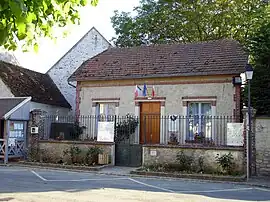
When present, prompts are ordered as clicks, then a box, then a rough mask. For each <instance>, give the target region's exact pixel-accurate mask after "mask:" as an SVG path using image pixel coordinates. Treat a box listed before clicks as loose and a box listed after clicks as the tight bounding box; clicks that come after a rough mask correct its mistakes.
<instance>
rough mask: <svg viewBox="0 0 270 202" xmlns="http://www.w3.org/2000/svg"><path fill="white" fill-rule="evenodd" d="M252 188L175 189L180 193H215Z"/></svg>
mask: <svg viewBox="0 0 270 202" xmlns="http://www.w3.org/2000/svg"><path fill="white" fill-rule="evenodd" d="M252 189H254V188H234V189H213V190H202V191H192V190H190V191H177V192H181V193H215V192H232V191H246V190H252Z"/></svg>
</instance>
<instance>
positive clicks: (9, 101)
mask: <svg viewBox="0 0 270 202" xmlns="http://www.w3.org/2000/svg"><path fill="white" fill-rule="evenodd" d="M25 99H26V98H4V99H1V98H0V119H2V118H3V116H4V115H5V114H6V113H8V112H9V111H10V110H12V109H13V108H14V107H16V106H17V105H18V104H20V103H21V102H22V101H24V100H25Z"/></svg>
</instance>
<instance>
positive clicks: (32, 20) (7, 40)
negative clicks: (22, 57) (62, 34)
mask: <svg viewBox="0 0 270 202" xmlns="http://www.w3.org/2000/svg"><path fill="white" fill-rule="evenodd" d="M97 2H98V0H0V46H4V47H5V48H6V49H8V50H15V49H16V48H17V42H18V41H21V42H22V44H23V47H24V48H25V49H26V48H28V47H34V49H35V50H37V48H38V43H37V39H38V38H39V37H51V38H52V37H53V32H52V30H53V28H55V27H64V26H65V25H67V24H69V23H73V24H76V23H78V22H79V19H80V18H79V13H78V9H79V8H80V7H82V6H86V5H87V4H88V3H91V4H92V5H96V4H97Z"/></svg>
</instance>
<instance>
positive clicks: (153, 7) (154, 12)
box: [111, 0, 270, 47]
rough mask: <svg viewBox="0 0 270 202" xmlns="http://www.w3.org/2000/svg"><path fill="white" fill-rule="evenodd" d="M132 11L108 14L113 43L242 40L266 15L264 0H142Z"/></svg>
mask: <svg viewBox="0 0 270 202" xmlns="http://www.w3.org/2000/svg"><path fill="white" fill-rule="evenodd" d="M134 11H135V12H136V14H135V16H132V15H131V13H126V12H119V11H115V14H114V16H113V17H112V18H111V21H112V24H113V28H114V30H115V32H116V35H117V37H116V38H113V41H114V43H115V45H116V46H119V47H131V46H139V45H142V44H146V45H148V44H156V43H173V42H184V43H186V42H194V41H207V40H215V39H220V38H234V39H236V40H239V41H240V42H243V41H245V39H246V38H247V37H248V36H249V35H250V34H251V33H253V32H254V31H255V30H256V29H257V28H258V27H259V26H260V24H261V22H262V20H263V19H264V20H269V17H270V15H269V3H268V1H261V0H252V1H246V0H235V1H233V0H221V1H201V0H194V1H190V0H176V1H172V0H142V1H141V3H140V6H138V7H137V8H135V9H134Z"/></svg>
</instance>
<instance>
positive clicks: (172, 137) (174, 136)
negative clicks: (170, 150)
mask: <svg viewBox="0 0 270 202" xmlns="http://www.w3.org/2000/svg"><path fill="white" fill-rule="evenodd" d="M170 143H175V144H177V143H178V140H177V137H176V134H175V133H171V135H170Z"/></svg>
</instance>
